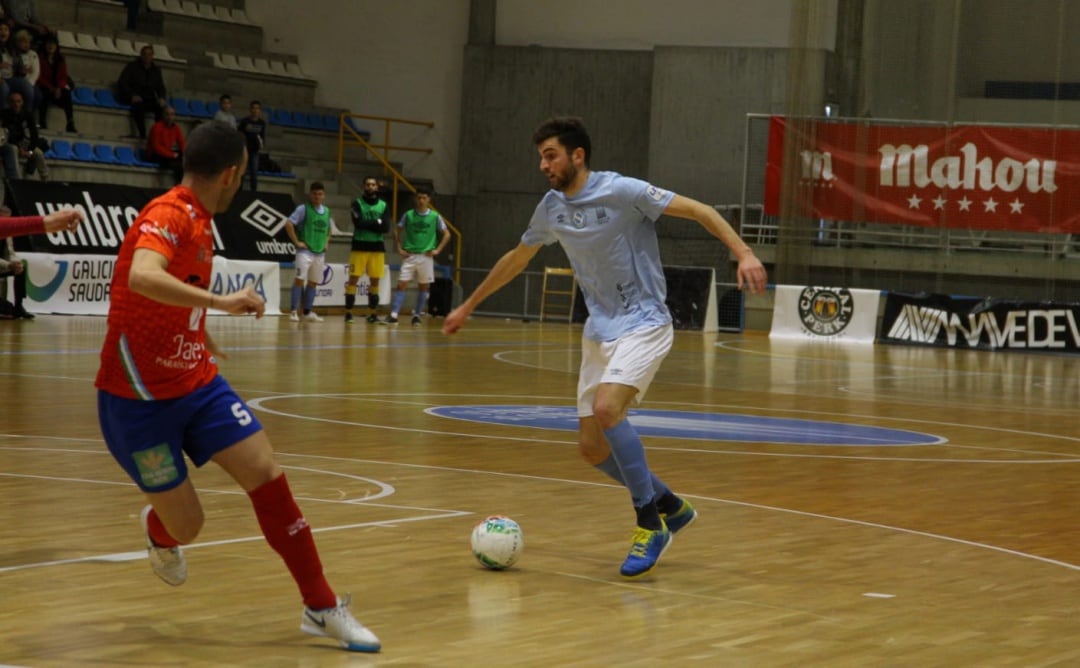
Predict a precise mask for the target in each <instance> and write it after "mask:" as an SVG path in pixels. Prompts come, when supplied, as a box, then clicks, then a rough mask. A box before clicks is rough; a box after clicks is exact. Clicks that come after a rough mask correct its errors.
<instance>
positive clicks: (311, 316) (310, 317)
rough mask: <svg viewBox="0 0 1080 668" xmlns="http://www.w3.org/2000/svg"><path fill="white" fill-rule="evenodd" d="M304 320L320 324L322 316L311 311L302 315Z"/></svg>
mask: <svg viewBox="0 0 1080 668" xmlns="http://www.w3.org/2000/svg"><path fill="white" fill-rule="evenodd" d="M304 320H307V321H308V322H322V321H323V319H322V316H321V315H319V314H318V313H316V312H315V311H312V312H311V313H305V314H304Z"/></svg>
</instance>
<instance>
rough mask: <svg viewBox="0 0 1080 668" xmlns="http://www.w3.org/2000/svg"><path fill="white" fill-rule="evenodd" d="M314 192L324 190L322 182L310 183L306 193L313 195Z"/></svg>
mask: <svg viewBox="0 0 1080 668" xmlns="http://www.w3.org/2000/svg"><path fill="white" fill-rule="evenodd" d="M316 190H326V186H324V185H323V182H322V181H312V182H311V187H310V188H308V192H312V193H313V192H315V191H316Z"/></svg>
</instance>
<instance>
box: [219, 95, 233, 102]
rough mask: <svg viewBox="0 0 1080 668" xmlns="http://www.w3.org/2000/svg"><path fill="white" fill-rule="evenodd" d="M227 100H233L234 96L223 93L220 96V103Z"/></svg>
mask: <svg viewBox="0 0 1080 668" xmlns="http://www.w3.org/2000/svg"><path fill="white" fill-rule="evenodd" d="M225 100H228V101H229V102H232V97H231V96H230V95H229V94H228V93H226V94H225V95H222V96H221V97H219V98H218V103H219V104H220V103H222V102H224V101H225Z"/></svg>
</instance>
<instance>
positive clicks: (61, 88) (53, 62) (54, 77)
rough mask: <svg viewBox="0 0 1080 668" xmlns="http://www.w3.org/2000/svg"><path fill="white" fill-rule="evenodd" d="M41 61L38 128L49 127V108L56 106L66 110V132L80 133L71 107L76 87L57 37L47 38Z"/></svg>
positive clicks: (38, 84) (40, 55) (38, 83)
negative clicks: (76, 127)
mask: <svg viewBox="0 0 1080 668" xmlns="http://www.w3.org/2000/svg"><path fill="white" fill-rule="evenodd" d="M38 59H39V60H40V61H41V76H39V77H38V80H37V86H38V126H40V127H41V129H42V130H44V129H46V128H47V127H48V121H49V118H48V114H49V106H50V105H53V104H55V105H56V106H58V107H60V108H61V109H63V110H64V116H65V117H66V118H67V126H66V127H65V128H64V130H65V131H66V132H78V130H76V129H75V111H74V109H73V108H72V106H71V90H72V89H73V88H74V87H75V86H74V85H73V84H72V81H71V77H69V76H68V69H67V59H66V58H64V54H63V53H61V52H60V44H59V43H57V41H56V36H55V35H49V36H48V37H46V38H45V46H44V47H42V49H41V53H40V54H39V56H38Z"/></svg>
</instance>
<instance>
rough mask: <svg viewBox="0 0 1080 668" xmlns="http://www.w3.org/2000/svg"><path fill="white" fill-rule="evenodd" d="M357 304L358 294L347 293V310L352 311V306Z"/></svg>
mask: <svg viewBox="0 0 1080 668" xmlns="http://www.w3.org/2000/svg"><path fill="white" fill-rule="evenodd" d="M355 305H356V295H350V294H346V295H345V310H346V311H351V310H352V307H353V306H355Z"/></svg>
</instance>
